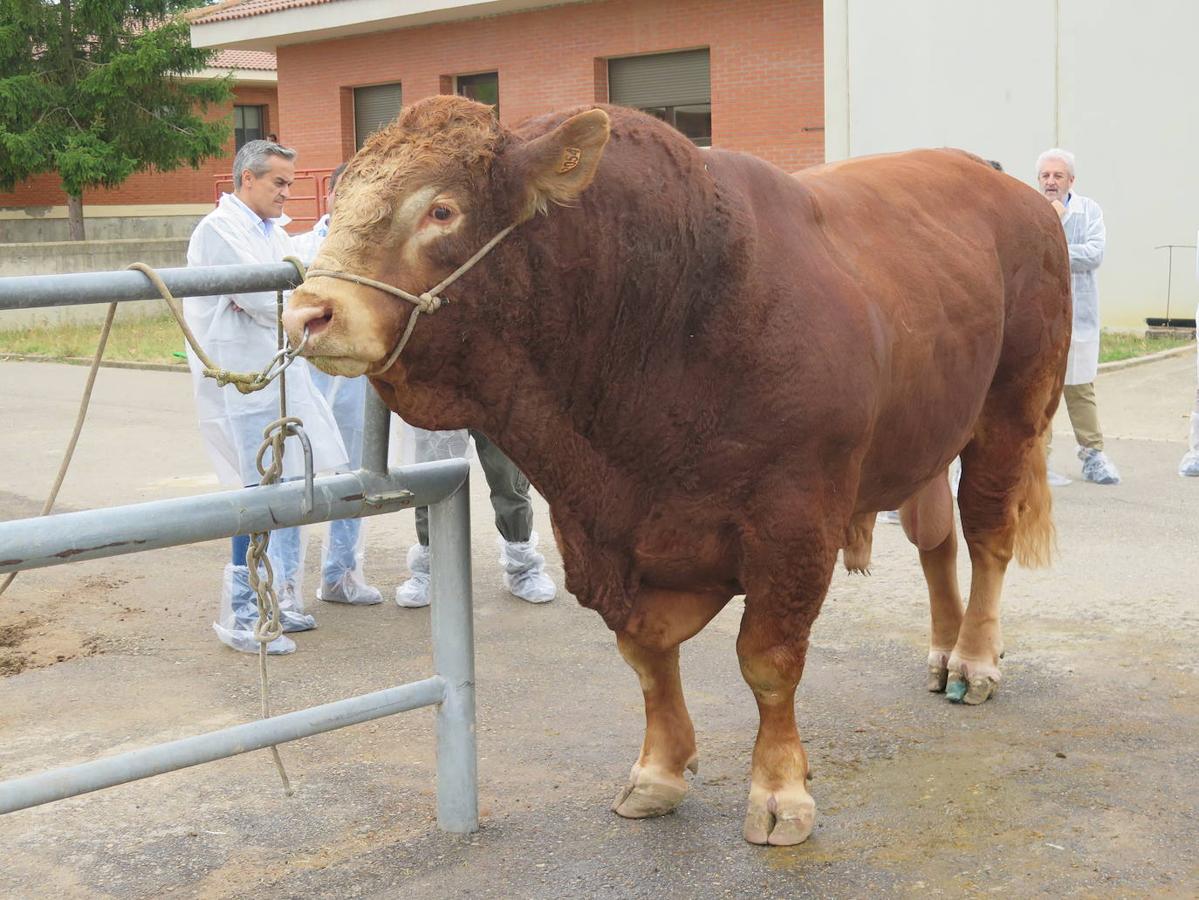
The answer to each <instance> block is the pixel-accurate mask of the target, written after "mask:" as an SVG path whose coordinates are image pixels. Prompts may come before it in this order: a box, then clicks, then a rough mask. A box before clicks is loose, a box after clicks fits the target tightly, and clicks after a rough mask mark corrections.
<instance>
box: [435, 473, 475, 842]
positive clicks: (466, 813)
mask: <svg viewBox="0 0 1199 900" xmlns="http://www.w3.org/2000/svg"><path fill="white" fill-rule="evenodd" d="M429 538H430V540H429V546H430V547H431V549H432V554H431V559H430V564H431V565H430V568H431V575H432V582H431V584H430V592H431V599H432V603H431V617H432V626H433V670H434V672H435V673H436V674H437V675H438V676H439V677H441V678H443V679H444V680H445V684H446V688H445V699H444V700H442V702H441V705H440V706H439V707H438V708H437V824H438V825H439V826H440V827H441V828H442V829H444V830H446V831H452V832H457V833H459V834H467V833H469V832H472V831H477V830H478V828H479V785H478V780H479V779H478V758H477V753H476V744H475V633H474V620H473V613H474V610H473V604H472V601H471V570H470V479H469V478H468V479H467V480H466V481H465V482H463V484H462V486H461V487H460V488H458V490H456V491H455V492H454V493H453V494H451V495H450V496H449V497H447V498H446V499H445V500H443V501H441V502H440V503H436V504H434V505H433V506H431V507H430V508H429Z"/></svg>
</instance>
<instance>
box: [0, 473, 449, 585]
mask: <svg viewBox="0 0 1199 900" xmlns="http://www.w3.org/2000/svg"><path fill="white" fill-rule="evenodd" d="M469 472H470V463H468V462H467V461H466V460H463V459H446V460H440V461H437V462H430V463H419V464H417V465H413V466H404V467H402V468H396V469H392V470H391V471H390V472H389V473H388V474H387V475H380V474H376V473H372V472H367V471H365V470H363V469H359V470H358V471H356V472H347V473H344V474H341V475H327V476H324V477H321V478H317V479H316V480H315V481H314V482H313V488H314V491H313V494H314V497H313V499H314V504H313V508H312V510H311V511H310V512H305V511H304V506H305V503H304V482H303V481H288V482H286V483H284V484H272V485H268V486H266V487H253V488H243V489H241V490H236V491H223V492H220V493H215V494H201V495H199V496H195V497H178V498H175V499H171V500H155V501H152V502H150V503H137V504H134V505H131V506H115V507H109V508H107V509H91V510H84V511H81V512H72V513H63V514H61V515H55V516H45V517H41V518H31V519H16V520H13V521H9V522H0V573H4V572H20V571H23V570H25V569H41V568H45V567H47V566H58V565H62V564H64V563H69V562H78V561H80V560H85V559H102V558H104V557H108V556H123V555H125V554H128V553H139V552H141V551H143V550H158V549H161V548H163V547H176V546H179V545H180V544H190V543H194V542H196V541H210V540H215V539H217V538H223V537H232V536H233V535H235V534H251V533H253V532H255V531H270V530H271V529H274V528H288V527H290V526H292V525H310V524H312V523H314V522H329V521H333V520H335V519H354V518H359V517H361V516H373V515H378V514H380V513H386V512H394V511H395V510H398V509H406V508H408V507H413V506H429V505H431V504H433V503H437V502H438V501H440V500H442V499H444V498H445V497H448V496H449V495H450V494H452V493H453V492H454V491H455V490H457V489H458V487H459V486H460V485H461V484H463V482H465V481H466V478H467V475H468V474H469Z"/></svg>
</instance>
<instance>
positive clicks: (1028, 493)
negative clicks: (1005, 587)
mask: <svg viewBox="0 0 1199 900" xmlns="http://www.w3.org/2000/svg"><path fill="white" fill-rule="evenodd" d="M1050 421H1051V420H1050V419H1049V418H1048V417H1046V420H1045V424H1044V427H1043V428H1042V430H1041V433H1040V434H1039V435H1038V436H1037V440H1036V441H1034V442H1033V446H1032V448H1031V449H1030V450H1029V451H1028V455H1027V457H1026V458H1025V462H1024V473H1023V475H1022V476H1021V477H1020V482H1019V484H1018V485H1017V486H1016V535H1015V548H1014V549H1015V554H1016V562H1018V563H1020V565H1022V566H1024V567H1026V568H1030V569H1031V568H1041V567H1043V566H1047V565H1049V563H1050V562H1052V560H1053V554H1054V551H1055V550H1056V549H1057V529H1056V528H1054V525H1053V495H1052V494H1051V493H1050V492H1049V480H1048V475H1049V472H1048V469H1049V463H1048V458H1047V456H1046V453H1045V451H1046V442H1047V441H1048V439H1049V426H1050Z"/></svg>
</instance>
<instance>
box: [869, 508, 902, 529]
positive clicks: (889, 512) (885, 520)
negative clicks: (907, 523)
mask: <svg viewBox="0 0 1199 900" xmlns="http://www.w3.org/2000/svg"><path fill="white" fill-rule="evenodd" d="M875 521H876V522H878V524H880V525H902V524H903V522H902V521H900V518H899V510H897V509H884V510H883V511H882V512H880V513H879V514H878V515H877V516H875Z"/></svg>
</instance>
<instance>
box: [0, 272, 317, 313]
mask: <svg viewBox="0 0 1199 900" xmlns="http://www.w3.org/2000/svg"><path fill="white" fill-rule="evenodd" d="M130 262H133V260H130ZM157 271H158V274H159V275H160V276H162V280H163V283H164V284H166V286H167V288H169V289H170V291H171V293H172V294H174V295H175V296H176V297H212V296H216V295H218V294H238V293H242V292H249V291H278V290H284V291H287V290H291V289H292V288H294V287H298V286H299V284H300V282H301V281H302V280H303V279H301V278H300V273H299V272H298V271H296V267H295V266H293V265H292V264H291V263H286V262H283V263H268V264H263V265H240V266H195V267H188V268H184V269H158V270H157ZM158 296H159V295H158V291H157V290H156V289H155V287H154V285H152V284H151V283H150V281H149V279H147V278H146V276H145V275H143V274H142V273H141V272H132V271H129V270H126V269H121V270H118V271H116V272H80V273H78V274H73V275H17V276H13V277H9V278H0V311H3V310H6V309H37V308H40V307H44V306H75V305H78V304H85V303H112V302H113V301H124V300H155V299H158Z"/></svg>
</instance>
